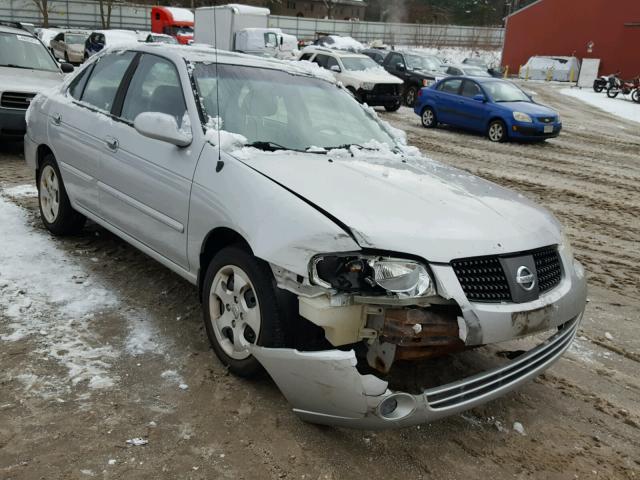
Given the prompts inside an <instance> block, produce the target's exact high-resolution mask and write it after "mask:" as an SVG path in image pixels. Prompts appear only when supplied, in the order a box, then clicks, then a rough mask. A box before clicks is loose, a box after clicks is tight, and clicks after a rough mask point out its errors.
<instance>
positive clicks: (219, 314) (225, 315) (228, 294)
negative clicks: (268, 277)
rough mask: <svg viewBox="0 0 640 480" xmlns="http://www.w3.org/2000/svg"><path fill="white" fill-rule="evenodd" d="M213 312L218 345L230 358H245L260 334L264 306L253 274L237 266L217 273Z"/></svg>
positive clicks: (214, 282)
mask: <svg viewBox="0 0 640 480" xmlns="http://www.w3.org/2000/svg"><path fill="white" fill-rule="evenodd" d="M209 314H210V318H211V325H212V327H213V331H214V333H215V336H216V339H217V340H218V344H219V345H220V347H221V348H222V350H223V351H224V353H226V354H227V355H228V356H229V357H231V358H233V359H235V360H244V359H245V358H247V357H249V356H250V355H251V354H250V353H249V349H248V346H249V344H251V343H255V342H256V341H257V339H258V335H259V334H260V324H261V320H260V305H259V303H258V298H257V296H256V294H255V290H254V287H253V284H252V283H251V280H249V276H248V275H247V274H246V273H245V272H244V270H242V269H241V268H239V267H237V266H235V265H225V266H224V267H222V268H221V269H220V270H218V272H217V273H216V275H215V277H214V278H213V282H212V283H211V291H210V293H209Z"/></svg>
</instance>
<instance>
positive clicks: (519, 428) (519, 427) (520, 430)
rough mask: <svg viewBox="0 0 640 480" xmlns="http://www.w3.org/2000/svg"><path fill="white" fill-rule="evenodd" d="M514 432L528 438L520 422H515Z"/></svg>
mask: <svg viewBox="0 0 640 480" xmlns="http://www.w3.org/2000/svg"><path fill="white" fill-rule="evenodd" d="M513 431H514V432H516V433H519V434H520V435H522V436H526V435H527V434H526V432H525V431H524V427H523V426H522V424H521V423H520V422H513Z"/></svg>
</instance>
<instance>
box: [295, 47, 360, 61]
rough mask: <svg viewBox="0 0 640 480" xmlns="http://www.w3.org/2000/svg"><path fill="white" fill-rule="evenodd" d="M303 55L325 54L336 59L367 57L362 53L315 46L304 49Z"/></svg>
mask: <svg viewBox="0 0 640 480" xmlns="http://www.w3.org/2000/svg"><path fill="white" fill-rule="evenodd" d="M303 53H325V54H329V55H335V56H336V57H367V56H366V55H364V54H362V53H356V52H350V51H349V50H339V49H337V48H327V47H318V46H315V45H310V46H308V47H304V49H303ZM367 58H369V57H367Z"/></svg>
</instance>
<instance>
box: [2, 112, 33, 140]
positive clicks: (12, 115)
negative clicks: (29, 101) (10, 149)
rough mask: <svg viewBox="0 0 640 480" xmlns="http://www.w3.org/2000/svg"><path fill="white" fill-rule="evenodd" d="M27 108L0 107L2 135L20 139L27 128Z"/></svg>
mask: <svg viewBox="0 0 640 480" xmlns="http://www.w3.org/2000/svg"><path fill="white" fill-rule="evenodd" d="M25 113H26V110H20V109H14V108H2V107H0V137H15V138H16V139H20V138H21V137H22V136H23V135H24V134H25V132H26V130H27V124H26V123H25V120H24V116H25Z"/></svg>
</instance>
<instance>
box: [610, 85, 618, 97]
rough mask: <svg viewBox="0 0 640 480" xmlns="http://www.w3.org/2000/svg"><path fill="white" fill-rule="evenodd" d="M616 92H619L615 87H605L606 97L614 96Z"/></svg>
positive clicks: (616, 94)
mask: <svg viewBox="0 0 640 480" xmlns="http://www.w3.org/2000/svg"><path fill="white" fill-rule="evenodd" d="M618 93H620V90H618V89H617V88H616V87H609V88H607V97H609V98H616V97H617V96H618Z"/></svg>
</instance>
